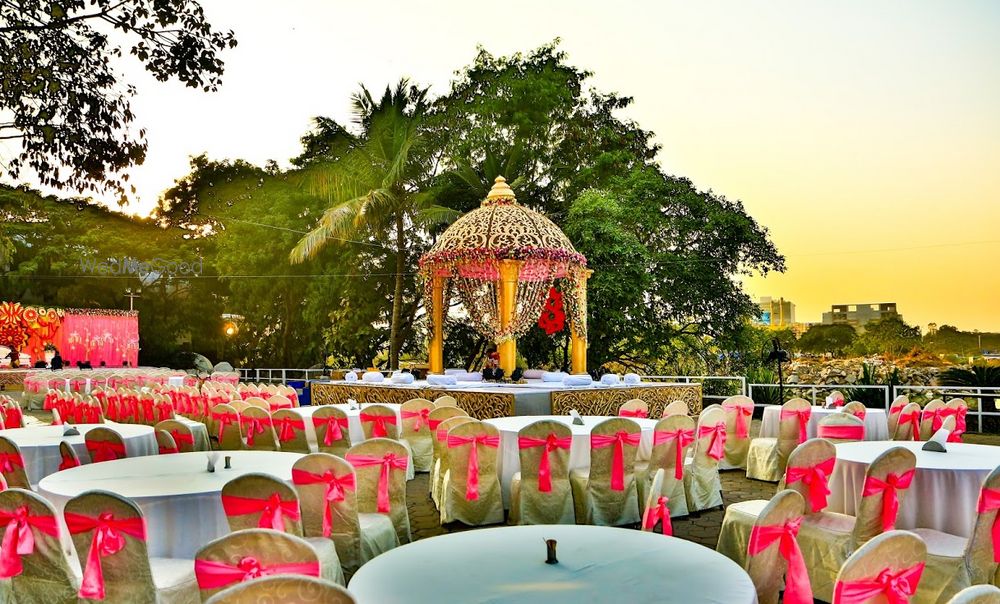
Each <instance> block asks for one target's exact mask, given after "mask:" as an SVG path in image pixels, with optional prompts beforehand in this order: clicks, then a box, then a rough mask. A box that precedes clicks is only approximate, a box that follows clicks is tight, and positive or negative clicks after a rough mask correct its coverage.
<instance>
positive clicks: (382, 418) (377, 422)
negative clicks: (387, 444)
mask: <svg viewBox="0 0 1000 604" xmlns="http://www.w3.org/2000/svg"><path fill="white" fill-rule="evenodd" d="M359 417H360V418H361V423H363V424H374V425H373V426H372V436H374V437H375V438H385V437H386V436H388V435H389V430H388V429H387V428H386V427H385V425H386V424H392V425H393V426H395V425H396V416H395V415H371V414H369V413H361V414H359Z"/></svg>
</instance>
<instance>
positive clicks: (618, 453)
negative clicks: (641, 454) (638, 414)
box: [590, 424, 726, 491]
mask: <svg viewBox="0 0 1000 604" xmlns="http://www.w3.org/2000/svg"><path fill="white" fill-rule="evenodd" d="M721 425H722V433H723V435H725V433H726V425H725V424H721ZM641 440H642V434H641V433H639V432H635V433H633V434H629V433H628V432H626V431H624V430H619V431H618V432H616V433H614V434H591V435H590V446H591V448H594V449H603V448H605V447H610V446H612V445H614V447H615V450H614V455H613V456H612V458H611V490H612V491H624V490H625V445H626V444H629V445H632V446H633V447H637V446H639V442H640V441H641ZM723 440H725V437H723Z"/></svg>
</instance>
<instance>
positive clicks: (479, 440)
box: [448, 434, 500, 501]
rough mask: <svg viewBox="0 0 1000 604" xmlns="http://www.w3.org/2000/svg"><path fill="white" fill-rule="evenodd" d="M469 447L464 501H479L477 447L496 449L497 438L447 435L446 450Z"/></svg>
mask: <svg viewBox="0 0 1000 604" xmlns="http://www.w3.org/2000/svg"><path fill="white" fill-rule="evenodd" d="M465 445H469V471H468V472H466V474H465V499H466V501H476V500H478V499H479V445H482V446H484V447H492V448H494V449H496V448H497V447H499V446H500V437H499V436H490V435H489V434H476V435H474V436H456V435H454V434H449V435H448V448H449V449H456V448H458V447H464V446H465Z"/></svg>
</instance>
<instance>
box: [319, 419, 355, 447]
mask: <svg viewBox="0 0 1000 604" xmlns="http://www.w3.org/2000/svg"><path fill="white" fill-rule="evenodd" d="M312 422H313V427H314V428H316V429H317V430H318V429H319V428H320V426H326V434H325V435H324V436H323V446H324V447H329V446H331V445H333V443H334V442H336V441H338V440H341V439H342V438H344V433H343V432H342V430H341V429H342V428H347V418H346V417H337V416H335V415H331V416H328V417H314V418H312Z"/></svg>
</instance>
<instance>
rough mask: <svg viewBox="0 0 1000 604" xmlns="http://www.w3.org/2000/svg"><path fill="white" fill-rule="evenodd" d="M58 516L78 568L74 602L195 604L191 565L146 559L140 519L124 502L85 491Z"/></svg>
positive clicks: (135, 509)
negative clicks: (63, 522) (79, 576)
mask: <svg viewBox="0 0 1000 604" xmlns="http://www.w3.org/2000/svg"><path fill="white" fill-rule="evenodd" d="M63 518H64V519H65V520H66V526H67V527H68V528H69V533H70V535H72V537H73V546H74V547H75V548H76V553H77V556H78V557H79V559H80V561H81V565H82V566H83V569H84V570H83V579H82V581H81V583H80V591H79V596H80V598H82V599H88V600H105V601H107V602H148V603H150V604H154V603H156V604H159V603H160V602H197V601H198V595H197V584H196V583H195V578H194V567H193V564H192V561H191V560H178V559H171V558H150V557H149V554H148V553H147V550H146V523H145V520H144V519H143V517H142V512H141V511H140V510H139V507H138V506H137V505H135V504H134V503H132V502H131V501H129V500H128V499H125V498H124V497H121V496H120V495H116V494H114V493H109V492H107V491H87V492H85V493H83V494H81V495H78V496H77V497H74V498H72V499H70V500H69V501H67V502H66V507H65V510H64V511H63ZM98 537H100V539H98Z"/></svg>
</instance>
